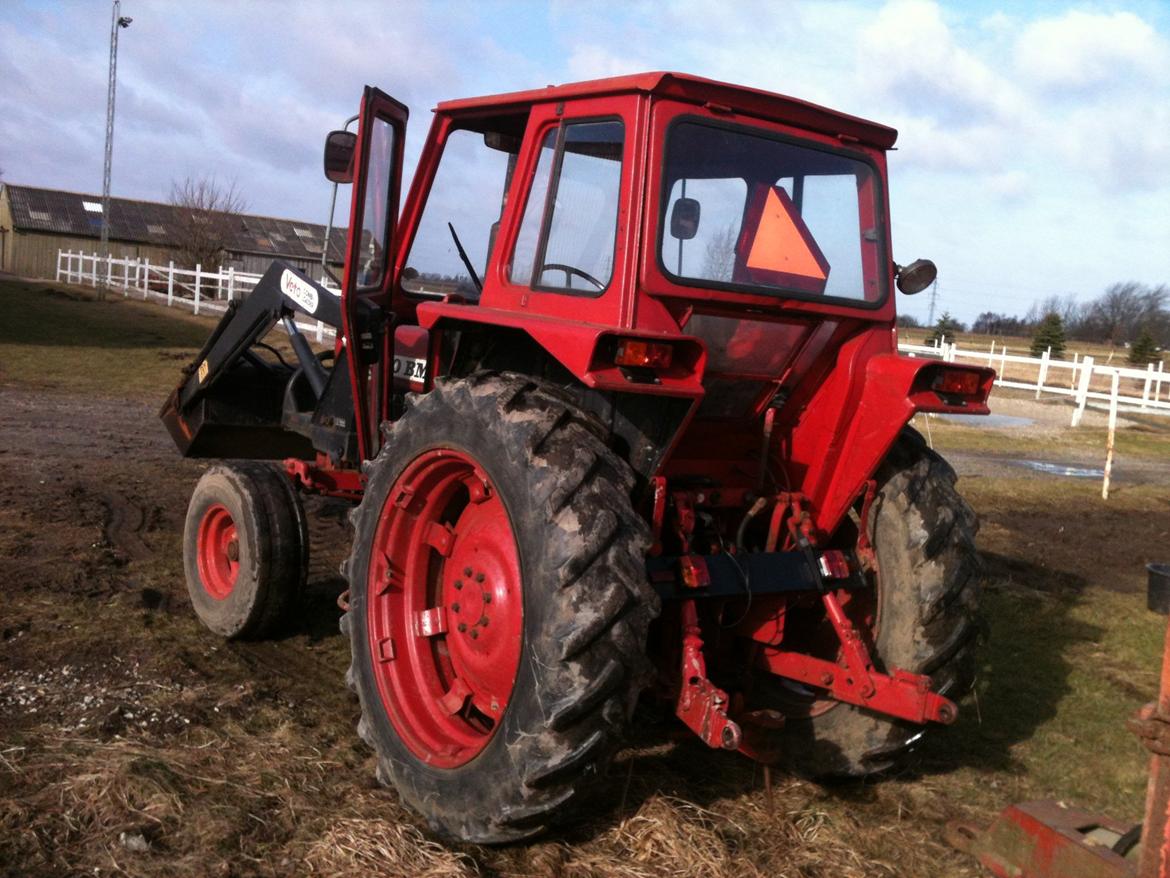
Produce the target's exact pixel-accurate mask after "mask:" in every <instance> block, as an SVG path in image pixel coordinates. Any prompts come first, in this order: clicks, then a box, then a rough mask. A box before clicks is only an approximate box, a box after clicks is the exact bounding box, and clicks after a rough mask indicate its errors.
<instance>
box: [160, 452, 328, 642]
mask: <svg viewBox="0 0 1170 878" xmlns="http://www.w3.org/2000/svg"><path fill="white" fill-rule="evenodd" d="M308 567H309V537H308V526H307V522H306V519H305V510H304V507H303V506H302V505H301V500H300V496H299V495H298V494H297V492H296V489H295V488H294V487H293V485H292V482H290V481H289V479H288V476H286V475H285V473H284V471H283V470H281V469H280V468H279V467H277V466H275V465H273V464H268V463H256V462H252V461H239V462H236V463H231V464H216V465H215V466H212V467H210V468H209V469H208V470H207V471H206V472H205V473H204V474H203V476H202V478H200V479H199V482H198V484H197V485H196V486H195V490H194V491H193V492H192V493H191V502H190V504H189V505H188V507H187V521H186V525H185V526H184V529H183V568H184V571H185V573H186V578H187V593H188V594H189V595H190V597H191V605H192V606H193V607H194V609H195V614H196V615H197V616H198V617H199V620H200V621H201V622H202V623H203V624H204V625H206V626H207V627H208V628H210V629H211V630H212V631H214V632H215V633H216V634H219V635H220V636H221V637H225V638H227V639H229V640H234V639H259V638H263V637H268V636H270V635H272V634H274V633H276V632H277V631H278V630H279V629H280V628H281V626H283V625H284V624H285V623H286V622H287V621H288V617H289V615H290V613H291V611H292V609H293V608H294V607H295V606H296V603H297V600H298V599H299V597H300V595H301V594H302V592H303V591H304V587H305V579H306V577H307V573H308Z"/></svg>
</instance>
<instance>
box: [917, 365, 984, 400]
mask: <svg viewBox="0 0 1170 878" xmlns="http://www.w3.org/2000/svg"><path fill="white" fill-rule="evenodd" d="M982 378H983V376H982V375H981V374H980V373H978V372H972V371H969V370H967V369H943V370H941V371H940V372H939V373H938V374H937V375H935V376H934V381H933V382H932V383H931V385H930V389H931V390H933V391H935V392H936V393H940V394H942V395H944V396H978V395H979V386H980V384H981V383H982V381H981V379H982Z"/></svg>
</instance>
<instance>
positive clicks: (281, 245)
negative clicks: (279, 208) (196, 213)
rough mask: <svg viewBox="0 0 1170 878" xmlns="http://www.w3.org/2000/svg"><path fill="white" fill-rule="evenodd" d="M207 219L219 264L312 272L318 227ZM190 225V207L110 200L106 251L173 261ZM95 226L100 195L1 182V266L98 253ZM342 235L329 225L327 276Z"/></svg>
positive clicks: (38, 273)
mask: <svg viewBox="0 0 1170 878" xmlns="http://www.w3.org/2000/svg"><path fill="white" fill-rule="evenodd" d="M212 219H213V220H214V221H215V222H216V225H217V226H218V227H219V228H220V229H222V232H220V235H221V239H222V241H223V245H224V248H225V250H226V251H227V254H228V255H227V258H226V259H225V260H224V262H223V266H222V267H223V268H225V269H226V268H228V267H229V266H232V267H235V268H236V269H237V270H238V271H247V272H254V273H262V272H263V271H264V270H265V269H266V268H268V265H269V263H270V262H271V261H272V260H273V259H276V258H279V259H284V260H285V261H287V262H290V263H292V264H293V265H295V266H297V267H298V268H300V269H302V270H303V271H306V272H308V273H310V274H312V276H314V277H317V276H319V274H320V265H321V249H322V246H323V243H324V238H325V226H324V225H321V224H318V223H305V222H299V221H297V220H288V219H276V218H274V217H267V216H255V215H252V214H235V215H228V214H218V215H214V216H213V217H212ZM191 223H192V211H190V210H189V209H186V208H182V207H178V206H176V205H173V204H162V203H159V202H154V201H132V200H130V199H127V198H111V199H110V255H111V256H113V257H115V258H118V259H121V258H126V257H129V258H137V257H142V258H145V259H149V260H150V261H151V262H152V263H155V264H165V263H167V262H168V261H170V260H174V261H175V264H176V265H180V264H182V262H183V259H182V257H181V255H180V252H179V251H180V250H181V249H182V237H183V235H184V234H186V232H185V229H187V228H190V225H191ZM101 230H102V199H101V196H99V195H85V194H83V193H79V192H62V191H60V190H57V189H39V188H36V187H33V186H16V185H12V184H7V183H6V184H2V185H0V271H6V272H10V273H12V274H19V275H23V276H25V277H53V276H54V273H55V271H56V267H57V251H58V250H72V251H75V252H76V251H81V250H84V251H85V252H86V253H93V252H97V251H98V249H99V247H100V246H101V244H100V241H101ZM345 234H346V230H345V229H344V228H341V229H338V228H335V229H333V231H332V234H331V235H330V248H329V267H330V269H331V270H332V271H334V273H339V271H340V268H341V263H342V256H343V254H344V251H345ZM189 267H192V268H193V267H194V266H189ZM203 267H204V268H205V269H214V268H215V267H216V266H211V265H204V266H203Z"/></svg>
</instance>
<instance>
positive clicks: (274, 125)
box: [0, 0, 1170, 321]
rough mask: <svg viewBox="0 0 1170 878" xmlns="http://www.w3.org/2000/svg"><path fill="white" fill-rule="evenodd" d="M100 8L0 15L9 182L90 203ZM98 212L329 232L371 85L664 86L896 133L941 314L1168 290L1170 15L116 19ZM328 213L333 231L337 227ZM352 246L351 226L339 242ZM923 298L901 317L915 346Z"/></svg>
mask: <svg viewBox="0 0 1170 878" xmlns="http://www.w3.org/2000/svg"><path fill="white" fill-rule="evenodd" d="M110 9H111V7H110V4H109V3H107V2H103V0H86V2H80V0H77V2H47V0H46V2H24V0H0V170H2V172H3V179H4V180H5V181H7V182H10V183H14V184H25V185H32V186H42V187H46V188H59V189H69V190H75V191H83V192H93V193H98V192H100V191H101V183H102V160H103V146H104V138H105V108H106V83H107V65H108V57H109V31H110ZM121 12H122V15H127V16H130V17H132V18H133V23H132V24H131V26H130V27H129V28H128V29H125V30H122V31H121V32H120V36H119V52H118V91H117V123H116V134H115V140H114V164H113V177H112V181H113V182H112V187H111V188H112V194H113V195H115V196H121V197H127V198H141V199H148V200H159V201H165V200H167V198H168V196H169V194H170V190H171V185H172V183H173V182H174V181H180V180H182V179H184V178H186V177H188V176H202V175H215V176H216V177H218V178H219V179H220V180H223V181H235V182H236V184H237V185H238V187H239V189H240V190H241V191H242V193H243V195H244V197H245V199H246V201H247V203H248V207H249V210H250V211H251V212H254V213H261V214H267V215H272V216H280V217H288V218H294V219H303V220H307V221H313V222H324V221H325V219H326V218H327V214H328V209H329V196H330V193H331V187H330V185H329V184H328V183H327V182H326V181H325V179H324V177H323V176H322V173H321V148H322V144H323V141H324V136H325V134H326V132H328V131H329V130H331V129H333V128H339V127H341V125H342V123H344V121H345V119H346V118H347V117H348V116H350V115H352V114H353V113H355V112H356V111H357V105H358V101H359V98H360V96H361V91H362V87H363V86H364V85H365V84H367V83H368V84H371V85H376V86H378V87H380V88H381V89H383V90H384V91H387V92H389V93H390V94H392V95H394V96H395V97H397V98H398V99H399V100H401V101H402V102H404V103H405V104H407V105H408V106H409V107H410V110H411V119H410V126H409V129H408V139H407V161H406V172H405V178H406V179H409V177H410V176H411V174H412V173H413V167H414V163H415V162H416V161H417V157H418V154H419V151H420V149H421V146H422V142H423V139H424V138H425V135H426V131H427V128H428V126H429V124H430V110H431V108H432V107H433V106H434V105H435V104H436V103H437V102H438V101H440V100H445V99H450V98H457V97H467V96H471V95H477V94H491V93H496V92H501V91H511V90H517V89H525V88H532V87H539V86H543V85H546V84H549V83H561V82H571V81H574V80H580V79H590V78H595V77H599V76H609V75H616V74H622V73H632V72H638V71H643V70H679V71H683V72H687V73H693V74H697V75H700V76H707V77H711V78H714V79H720V80H725V81H728V82H734V83H739V84H743V85H749V86H753V87H756V88H762V89H767V90H769V91H774V92H779V93H782V94H788V95H792V96H795V97H799V98H802V99H805V100H810V101H813V102H816V103H820V104H824V105H826V106H829V107H832V108H834V109H837V110H842V111H845V112H848V113H852V114H854V115H858V116H863V117H865V118H869V119H873V120H875V121H879V122H883V123H885V124H888V125H891V126H893V127H895V128H897V129H898V131H899V137H898V144H897V150H896V151H894V152H892V153H891V154H890V161H889V168H890V184H889V189H890V198H891V213H892V230H891V231H892V237H893V255H894V258H895V260H896V261H898V262H900V263H907V262H910V261H911V260H913V259H915V258H918V257H929V258H931V259H933V260H934V261H935V262H936V263H937V264H938V266H939V283H938V291H937V292H938V302H937V313H941V312H942V311H944V310H945V311H949V312H951V313H952V314H954V315H956V316H958V317H959V318H960V319H963V320H965V321H970V320H972V319H974V317H975V316H976V315H978V314H979V313H981V312H983V311H988V310H992V311H1000V312H1004V313H1014V314H1019V313H1023V312H1024V311H1026V310H1027V309H1028V307H1029V306H1031V304H1032V303H1033V302H1035V301H1037V300H1040V299H1043V298H1046V297H1048V296H1052V295H1059V296H1066V295H1072V296H1075V297H1077V298H1078V299H1082V300H1083V299H1089V298H1092V297H1094V296H1096V295H1097V294H1099V293H1100V292H1101V291H1102V290H1103V289H1104V288H1105V287H1106V286H1108V285H1109V284H1111V283H1113V282H1116V281H1124V280H1135V281H1139V282H1142V283H1147V284H1161V283H1170V2H1167V0H1147V2H1142V0H1134V2H1090V3H1064V2H1031V3H1029V2H1005V0H1000V2H982V0H975V2H950V3H946V2H933V0H890V2H846V0H827V2H795V0H793V2H785V0H772V2H752V0H738V2H735V3H724V4H713V3H712V2H710V0H682V2H665V0H659V2H653V3H644V2H635V0H626V2H620V3H610V2H592V3H582V2H579V0H546V2H532V3H497V2H491V0H478V2H433V3H407V2H398V3H386V2H379V3H374V2H357V0H353V2H308V0H286V2H281V3H277V2H262V0H252V2H240V0H234V2H229V3H220V2H201V0H187V2H183V3H176V2H165V0H124V2H123V3H122V10H121ZM342 213H343V211H340V210H339V211H338V216H339V217H340V216H342ZM340 221H341V222H345V220H344V219H341V220H340ZM928 309H929V302H928V296H927V295H926V294H923V295H919V296H916V297H912V298H911V297H906V296H900V297H899V310H900V311H901V312H902V313H909V314H912V315H914V316H916V317H918V318H919V319H923V320H925V318H926V316H927V312H928Z"/></svg>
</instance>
